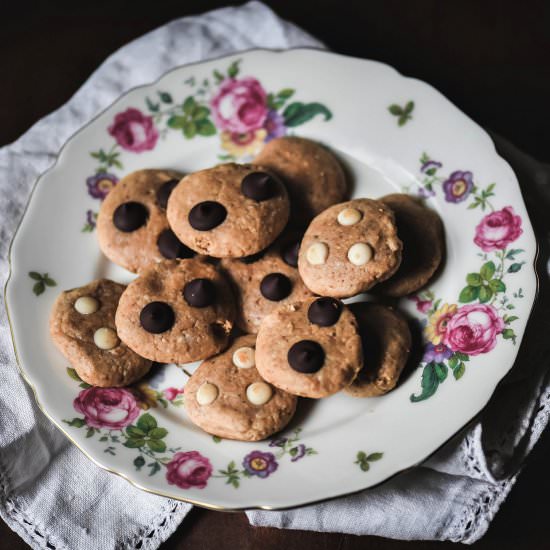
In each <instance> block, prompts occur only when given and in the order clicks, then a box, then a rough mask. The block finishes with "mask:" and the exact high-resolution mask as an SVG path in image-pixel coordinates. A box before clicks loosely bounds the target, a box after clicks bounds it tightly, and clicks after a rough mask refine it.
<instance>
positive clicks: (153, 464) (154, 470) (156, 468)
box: [149, 462, 160, 477]
mask: <svg viewBox="0 0 550 550" xmlns="http://www.w3.org/2000/svg"><path fill="white" fill-rule="evenodd" d="M149 468H151V471H150V472H149V477H151V476H154V475H155V474H156V473H157V472H158V471H159V470H160V464H159V463H158V462H151V463H150V464H149Z"/></svg>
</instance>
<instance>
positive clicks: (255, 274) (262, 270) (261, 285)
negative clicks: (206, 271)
mask: <svg viewBox="0 0 550 550" xmlns="http://www.w3.org/2000/svg"><path fill="white" fill-rule="evenodd" d="M299 248H300V237H299V235H288V236H287V235H285V236H284V238H281V239H279V240H278V241H277V242H275V243H274V244H273V245H271V246H270V247H269V248H268V249H267V250H266V251H265V252H263V253H259V254H256V255H254V256H247V257H245V258H238V259H225V260H222V262H221V265H222V268H223V270H224V272H225V273H226V274H227V275H228V278H229V279H230V280H231V281H232V283H233V288H234V291H235V298H236V302H237V319H236V324H237V326H238V327H239V328H240V329H242V330H243V331H244V332H247V333H257V332H258V329H259V328H260V322H261V320H262V319H263V318H264V317H265V316H266V315H268V314H269V313H271V312H272V311H273V310H275V309H276V308H277V307H278V306H280V305H282V304H287V303H292V302H298V301H302V300H305V299H306V298H310V297H312V296H313V295H312V293H311V292H310V291H309V290H308V289H307V287H306V286H305V285H304V283H303V282H302V279H301V277H300V274H299V273H298V269H297V266H298V250H299Z"/></svg>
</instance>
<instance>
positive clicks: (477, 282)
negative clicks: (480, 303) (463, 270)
mask: <svg viewBox="0 0 550 550" xmlns="http://www.w3.org/2000/svg"><path fill="white" fill-rule="evenodd" d="M466 282H467V283H468V285H470V286H481V283H482V279H481V275H480V274H479V273H468V275H466Z"/></svg>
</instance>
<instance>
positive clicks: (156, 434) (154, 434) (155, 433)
mask: <svg viewBox="0 0 550 550" xmlns="http://www.w3.org/2000/svg"><path fill="white" fill-rule="evenodd" d="M167 435H168V430H167V429H166V428H153V429H152V430H151V431H150V432H149V437H151V438H153V439H162V438H163V437H166V436H167Z"/></svg>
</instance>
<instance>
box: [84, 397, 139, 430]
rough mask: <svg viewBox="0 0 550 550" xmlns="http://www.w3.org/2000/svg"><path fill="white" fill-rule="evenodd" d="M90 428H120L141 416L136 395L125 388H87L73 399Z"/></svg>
mask: <svg viewBox="0 0 550 550" xmlns="http://www.w3.org/2000/svg"><path fill="white" fill-rule="evenodd" d="M73 406H74V408H75V409H76V410H77V411H78V412H79V413H82V414H83V415H84V417H85V420H86V424H87V425H88V426H89V427H90V428H110V429H113V430H120V429H122V428H124V427H125V426H128V425H129V424H131V423H132V422H133V421H134V420H135V419H136V418H137V417H138V416H139V407H138V405H137V402H136V399H135V397H134V396H133V395H132V393H130V392H129V391H128V390H125V389H124V388H95V387H94V388H87V389H85V390H82V391H81V392H80V393H79V394H78V397H77V398H76V399H75V400H74V401H73Z"/></svg>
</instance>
